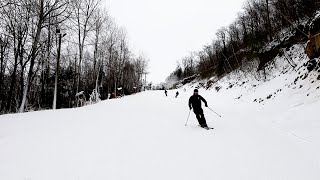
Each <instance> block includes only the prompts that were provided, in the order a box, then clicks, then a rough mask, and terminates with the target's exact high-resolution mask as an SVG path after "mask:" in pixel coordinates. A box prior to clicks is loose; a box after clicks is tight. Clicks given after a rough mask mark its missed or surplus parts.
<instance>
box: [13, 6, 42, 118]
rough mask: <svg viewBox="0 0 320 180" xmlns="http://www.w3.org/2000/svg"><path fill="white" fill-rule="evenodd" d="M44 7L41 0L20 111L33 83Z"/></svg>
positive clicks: (22, 109) (22, 110)
mask: <svg viewBox="0 0 320 180" xmlns="http://www.w3.org/2000/svg"><path fill="white" fill-rule="evenodd" d="M43 8H44V1H43V0H41V2H40V12H39V20H38V24H37V32H36V36H35V38H34V41H33V44H32V50H31V56H30V67H29V72H28V77H27V82H26V86H25V87H24V90H23V97H22V102H21V106H20V108H19V112H20V113H22V112H24V109H25V105H26V101H27V94H28V91H29V88H30V87H29V86H30V84H31V79H32V76H33V67H34V64H35V59H36V56H37V53H36V52H37V47H38V43H39V39H40V34H41V30H42V23H43V18H44V17H43Z"/></svg>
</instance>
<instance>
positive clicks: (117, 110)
mask: <svg viewBox="0 0 320 180" xmlns="http://www.w3.org/2000/svg"><path fill="white" fill-rule="evenodd" d="M192 91H193V88H191V87H190V88H186V91H185V92H184V91H183V90H179V92H180V95H179V97H178V98H174V96H175V92H176V90H174V91H169V92H168V97H166V96H165V95H164V92H163V91H148V92H143V93H139V94H136V95H133V96H128V97H124V98H121V99H114V100H108V101H103V102H101V103H98V104H96V105H91V106H86V107H83V108H78V109H68V110H56V111H41V112H32V113H25V114H14V115H3V116H0V179H1V180H109V179H110V180H151V179H152V180H177V179H181V180H195V179H197V180H209V179H217V180H235V179H239V180H240V179H241V180H257V179H259V180H261V179H266V180H267V179H268V180H285V179H288V180H301V179H308V180H319V179H320V120H319V115H318V114H317V113H318V110H319V107H320V103H319V101H308V100H304V99H303V98H301V97H300V96H294V95H293V94H290V93H287V94H285V93H284V92H283V93H284V94H283V95H282V96H281V98H279V99H278V101H276V100H274V103H272V102H270V103H266V104H264V105H262V104H259V103H254V102H249V100H245V98H244V99H242V100H241V99H240V100H238V99H235V98H234V97H233V96H231V95H230V93H232V92H233V91H232V90H229V91H227V90H225V91H221V92H219V93H217V92H216V91H215V90H209V91H205V90H204V89H200V94H201V95H202V96H203V97H204V98H205V99H206V100H207V101H208V104H209V107H210V108H212V109H213V110H215V111H216V112H217V113H219V114H221V115H222V118H219V117H218V116H216V115H215V114H214V113H213V112H211V111H210V110H209V109H207V108H205V107H203V108H204V113H205V117H206V119H207V123H208V125H209V126H211V127H214V128H215V129H214V130H205V129H202V128H200V127H198V126H197V120H196V118H195V115H194V114H193V113H191V114H190V119H189V122H188V125H187V126H185V122H186V120H187V117H188V113H189V108H188V99H189V97H190V95H192ZM234 91H237V90H236V89H235V90H234ZM310 98H311V97H310ZM248 99H249V97H248ZM288 102H295V104H290V103H288ZM289 104H290V105H289Z"/></svg>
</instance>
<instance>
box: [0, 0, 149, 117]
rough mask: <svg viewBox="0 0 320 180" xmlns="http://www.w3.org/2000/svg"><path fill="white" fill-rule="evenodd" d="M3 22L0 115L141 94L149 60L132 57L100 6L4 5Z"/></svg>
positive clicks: (35, 1)
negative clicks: (120, 95) (54, 105)
mask: <svg viewBox="0 0 320 180" xmlns="http://www.w3.org/2000/svg"><path fill="white" fill-rule="evenodd" d="M0 16H1V17H2V18H1V19H0V113H14V112H24V111H30V110H39V109H51V108H52V107H53V104H54V99H56V107H57V108H70V107H76V106H78V105H79V103H78V101H79V98H80V95H82V96H81V98H82V99H83V98H84V99H85V101H88V100H89V99H90V100H91V101H92V102H96V101H99V100H100V99H107V98H108V97H110V94H111V97H112V96H113V97H116V96H117V95H118V93H120V91H119V88H120V87H121V94H131V93H135V92H137V91H139V90H140V89H141V87H142V79H143V77H142V75H143V74H145V73H146V68H147V65H148V58H147V57H145V56H144V55H142V54H141V55H135V54H134V53H133V52H132V50H131V49H130V47H129V42H128V37H127V33H126V30H125V29H124V28H122V27H119V26H117V24H116V23H115V21H114V20H113V19H112V17H111V16H110V15H109V14H108V12H107V11H105V10H103V9H102V8H101V1H100V0H24V1H19V0H1V1H0ZM55 89H56V90H57V93H56V97H54V96H55V93H54V91H55Z"/></svg>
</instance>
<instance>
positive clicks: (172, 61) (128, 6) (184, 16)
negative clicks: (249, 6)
mask: <svg viewBox="0 0 320 180" xmlns="http://www.w3.org/2000/svg"><path fill="white" fill-rule="evenodd" d="M244 2H245V0H102V3H103V5H104V6H105V7H106V9H107V10H108V11H109V12H110V15H111V16H112V17H113V18H114V19H115V21H116V22H117V24H118V25H119V26H123V27H125V28H126V30H127V32H128V37H129V42H130V46H131V47H132V48H133V50H134V52H135V53H136V54H138V53H139V52H143V53H144V54H145V55H146V56H147V57H149V58H150V62H149V68H148V71H149V72H150V73H149V75H148V76H147V80H148V81H152V82H153V83H154V84H155V83H159V82H164V81H165V78H166V77H167V76H169V75H170V73H171V72H173V71H174V70H175V67H176V65H177V63H176V62H177V61H180V60H181V59H182V58H183V57H184V56H187V55H188V54H189V53H190V52H193V51H199V50H201V49H202V47H203V45H205V44H208V43H210V42H211V40H212V39H214V38H215V33H216V31H217V29H219V28H220V27H222V26H228V25H229V24H230V23H232V22H233V21H234V20H235V19H236V17H237V14H238V13H239V12H241V10H242V7H243V3H244Z"/></svg>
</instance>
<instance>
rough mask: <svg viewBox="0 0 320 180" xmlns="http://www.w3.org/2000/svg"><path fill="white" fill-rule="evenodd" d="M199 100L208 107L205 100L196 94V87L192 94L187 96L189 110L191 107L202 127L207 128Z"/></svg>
mask: <svg viewBox="0 0 320 180" xmlns="http://www.w3.org/2000/svg"><path fill="white" fill-rule="evenodd" d="M201 101H203V102H204V104H205V106H206V107H208V104H207V101H206V100H205V99H204V98H203V97H202V96H200V95H199V94H198V89H195V90H194V93H193V95H192V96H191V97H190V98H189V108H190V110H191V109H192V108H193V112H194V114H195V115H196V117H197V119H198V122H199V125H200V126H201V127H202V128H206V129H208V125H207V122H206V119H205V117H204V114H203V109H202V108H201Z"/></svg>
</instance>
